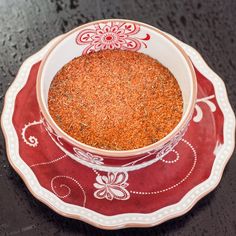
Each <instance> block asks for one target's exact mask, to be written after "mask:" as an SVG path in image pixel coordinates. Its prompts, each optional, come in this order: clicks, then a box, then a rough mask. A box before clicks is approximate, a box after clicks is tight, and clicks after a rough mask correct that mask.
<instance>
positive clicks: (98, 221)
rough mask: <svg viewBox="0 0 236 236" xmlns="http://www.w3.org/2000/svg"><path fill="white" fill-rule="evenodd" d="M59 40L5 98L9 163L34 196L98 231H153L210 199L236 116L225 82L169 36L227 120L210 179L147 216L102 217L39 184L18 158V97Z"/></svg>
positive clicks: (26, 67) (231, 143) (230, 146)
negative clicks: (210, 89) (212, 93)
mask: <svg viewBox="0 0 236 236" xmlns="http://www.w3.org/2000/svg"><path fill="white" fill-rule="evenodd" d="M167 35H169V34H167ZM60 37H61V36H58V37H57V38H55V39H53V40H52V41H50V42H49V43H48V44H47V45H46V46H45V47H43V48H42V49H41V50H40V51H39V52H37V53H36V54H34V55H32V56H31V57H29V58H28V59H27V60H26V61H25V62H24V63H23V64H22V66H21V67H20V69H19V71H18V74H17V76H16V78H15V80H14V81H13V83H12V84H11V86H10V87H9V89H8V91H7V93H6V95H5V99H4V107H3V111H2V115H1V126H2V130H3V134H4V137H5V142H6V151H7V157H8V160H9V162H10V164H11V165H12V167H13V168H14V170H15V171H16V172H17V173H18V174H19V175H20V177H21V178H22V180H23V181H24V183H25V185H26V186H27V188H28V189H29V191H30V192H31V194H32V195H33V196H34V197H35V198H37V199H38V200H39V201H41V202H43V203H44V204H45V205H47V206H48V207H49V208H51V209H52V210H54V211H55V212H57V213H58V214H60V215H63V216H65V217H69V218H73V219H78V220H81V221H84V222H86V223H89V224H91V225H93V226H95V227H98V228H102V229H110V230H111V229H113V230H114V229H120V228H128V227H151V226H155V225H158V224H161V223H163V222H165V221H167V220H170V219H172V218H175V217H178V216H181V215H183V214H185V213H187V212H188V211H189V210H190V209H191V208H192V207H193V206H194V205H195V204H196V203H197V202H198V201H199V200H200V199H201V198H202V197H204V196H205V195H207V194H208V193H209V192H211V191H212V190H213V189H214V188H215V187H216V186H217V185H218V183H219V182H220V180H221V177H222V174H223V171H224V168H225V166H226V164H227V162H228V160H229V159H230V157H231V155H232V153H233V150H234V147H235V115H234V112H233V110H232V108H231V106H230V103H229V100H228V96H227V92H226V88H225V84H224V82H223V80H222V79H221V78H220V77H219V76H218V75H217V74H216V73H215V72H214V71H213V70H211V69H210V68H209V67H208V65H207V64H206V62H205V61H204V60H203V58H202V57H201V55H200V54H199V53H198V52H197V51H196V50H195V49H193V48H192V47H190V46H188V45H187V44H184V43H182V42H181V41H179V40H178V39H176V38H174V37H173V36H171V35H169V37H171V38H172V39H173V40H174V41H175V42H177V43H178V44H179V45H180V46H181V47H182V48H183V49H184V50H185V52H186V53H187V54H188V55H189V57H190V58H191V60H192V61H193V63H194V65H195V66H196V68H197V69H198V70H199V72H201V73H202V74H203V75H204V76H205V77H206V78H207V79H208V80H209V81H210V82H211V83H212V84H213V86H214V89H215V95H216V99H217V103H218V105H219V107H220V109H221V111H222V113H223V116H224V130H223V132H224V143H223V145H222V148H221V149H220V151H219V152H218V153H217V155H216V158H215V161H214V163H213V167H212V170H211V174H210V176H209V177H208V179H206V180H205V181H204V182H202V183H200V184H199V185H197V186H195V187H194V188H192V189H191V190H190V191H189V192H188V193H186V195H185V196H184V197H183V198H182V199H181V200H180V201H179V202H177V203H176V204H173V205H169V206H166V207H164V208H161V209H159V210H157V211H154V212H152V213H147V214H142V213H124V214H117V215H113V216H107V215H103V214H100V213H97V212H95V211H93V210H90V209H87V208H84V207H80V206H77V205H73V204H68V203H65V202H63V201H62V200H61V199H59V198H58V197H56V196H55V195H54V194H53V193H52V192H50V191H49V190H47V189H45V188H43V187H42V186H41V185H40V184H39V182H38V180H37V178H36V176H35V175H34V173H33V171H32V170H31V169H30V167H29V166H28V165H27V164H26V163H25V162H24V161H23V160H22V159H21V158H20V155H19V142H18V138H17V134H16V131H15V128H14V126H13V123H12V116H13V112H14V105H15V99H16V96H17V94H18V93H19V91H20V90H21V89H22V88H23V87H24V86H25V84H26V83H27V80H28V76H27V75H28V74H29V72H30V69H31V67H32V65H33V64H35V63H37V62H39V61H40V60H42V58H43V56H44V55H45V54H46V52H47V51H48V50H49V48H50V47H51V46H52V45H53V44H54V43H55V42H56V41H57V40H59V39H60Z"/></svg>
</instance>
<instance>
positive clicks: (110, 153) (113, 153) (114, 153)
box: [36, 19, 197, 158]
mask: <svg viewBox="0 0 236 236" xmlns="http://www.w3.org/2000/svg"><path fill="white" fill-rule="evenodd" d="M106 22H127V23H133V24H138V25H139V26H143V27H146V28H149V29H150V30H152V31H155V32H156V33H158V34H160V35H162V36H163V37H164V38H166V39H167V40H168V41H169V42H171V43H172V44H173V46H175V47H176V48H177V49H178V50H179V52H180V53H181V54H182V56H183V57H184V59H185V61H186V62H187V66H188V67H189V69H190V74H191V89H192V91H191V94H190V98H189V101H190V102H189V104H188V106H187V109H186V112H185V114H184V115H183V116H182V118H181V120H180V121H179V123H178V124H177V125H176V126H175V128H174V129H173V130H172V131H171V132H170V133H168V134H167V135H166V136H165V137H164V138H162V139H161V140H159V141H157V142H155V143H152V144H150V145H147V146H144V147H141V148H137V149H131V150H107V149H102V148H96V147H93V146H90V145H88V144H85V143H82V142H80V141H78V140H76V139H74V138H73V137H71V136H70V135H68V134H67V133H66V132H65V131H63V130H62V129H61V128H60V127H59V126H58V125H57V124H56V122H55V121H54V120H53V118H52V117H51V115H50V113H49V111H48V109H47V107H46V106H45V104H44V102H43V98H42V89H41V82H42V80H43V79H42V72H43V69H44V65H45V62H46V61H47V59H48V57H49V56H50V54H51V53H52V51H53V50H54V49H55V48H56V47H57V46H58V45H59V44H60V43H61V42H62V41H64V39H65V38H67V37H68V36H70V35H71V34H73V33H75V32H76V31H79V30H81V29H83V28H86V27H88V26H90V25H94V24H97V23H106ZM36 97H37V101H38V105H39V108H40V111H41V113H42V115H43V117H44V119H45V120H46V122H47V123H48V124H49V125H50V126H51V127H52V129H53V130H54V131H55V132H56V133H57V134H59V136H60V137H61V138H63V139H65V140H66V141H67V142H68V143H70V144H72V145H74V146H75V147H76V148H81V149H82V150H84V151H88V152H91V153H93V154H95V155H96V154H98V155H102V156H104V157H106V156H107V157H110V158H113V157H122V158H124V157H130V156H136V155H140V154H143V153H147V152H149V151H152V150H155V149H158V148H159V147H162V146H163V145H164V144H166V143H167V142H169V141H170V140H171V139H172V138H173V137H174V136H175V135H176V134H177V133H178V132H179V131H180V130H181V129H182V128H184V127H185V126H186V125H187V123H188V122H189V121H190V119H191V116H192V113H193V111H194V106H195V101H196V98H197V79H196V74H195V70H194V68H193V65H192V63H191V61H190V59H189V57H188V55H187V54H186V53H185V52H184V50H183V49H182V48H181V47H180V46H179V45H178V44H177V43H176V42H174V41H173V40H172V39H171V38H170V37H169V36H168V35H167V34H165V33H164V32H162V31H161V30H159V29H157V28H156V27H154V26H151V25H148V24H146V23H142V22H139V21H134V20H128V19H104V20H96V21H92V22H89V23H86V24H83V25H80V26H78V27H76V28H74V29H72V30H70V31H69V32H67V33H65V34H63V35H61V37H60V39H59V40H57V41H56V42H55V43H54V45H52V47H51V48H50V49H49V50H48V52H47V53H46V55H45V56H44V57H43V59H42V61H41V63H40V66H39V70H38V74H37V79H36Z"/></svg>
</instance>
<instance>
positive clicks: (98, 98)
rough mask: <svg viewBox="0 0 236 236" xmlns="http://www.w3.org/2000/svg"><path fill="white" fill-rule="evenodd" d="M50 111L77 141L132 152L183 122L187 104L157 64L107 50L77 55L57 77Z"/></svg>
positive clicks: (132, 54)
mask: <svg viewBox="0 0 236 236" xmlns="http://www.w3.org/2000/svg"><path fill="white" fill-rule="evenodd" d="M48 107H49V111H50V114H51V116H52V117H53V119H54V120H55V122H56V123H57V124H58V126H59V127H61V129H62V130H64V131H65V132H66V133H67V134H69V135H70V136H72V137H73V138H75V139H77V140H78V141H80V142H83V143H85V144H88V145H91V146H94V147H98V148H103V149H108V150H130V149H136V148H140V147H143V146H146V145H149V144H152V143H154V142H156V141H158V140H160V139H162V138H163V137H165V136H166V135H167V134H168V133H169V132H170V131H171V130H172V129H173V128H174V127H175V126H176V125H177V124H178V122H179V121H180V119H181V116H182V110H183V100H182V94H181V91H180V88H179V85H178V83H177V81H176V79H175V78H174V76H173V75H172V74H171V72H170V71H169V70H168V69H167V68H165V67H164V66H162V65H161V64H160V63H159V62H158V61H157V60H155V59H153V58H151V57H149V56H147V55H145V54H142V53H139V52H132V51H122V50H104V51H99V52H95V53H90V54H88V55H83V56H80V57H77V58H75V59H73V60H72V61H70V62H69V63H67V64H66V65H65V66H64V67H63V68H62V69H61V70H60V71H59V72H58V73H57V74H56V76H55V78H54V79H53V81H52V84H51V86H50V89H49V97H48Z"/></svg>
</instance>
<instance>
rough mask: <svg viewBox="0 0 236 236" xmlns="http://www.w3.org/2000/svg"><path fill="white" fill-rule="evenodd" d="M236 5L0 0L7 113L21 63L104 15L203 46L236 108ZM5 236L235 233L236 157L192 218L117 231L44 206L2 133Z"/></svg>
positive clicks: (0, 92) (0, 93)
mask: <svg viewBox="0 0 236 236" xmlns="http://www.w3.org/2000/svg"><path fill="white" fill-rule="evenodd" d="M235 11H236V1H234V0H226V1H223V0H222V1H219V0H210V1H200V0H192V1H190V0H184V1H172V0H168V1H161V0H158V1H154V0H153V1H150V0H146V1H143V0H129V1H128V0H120V1H119V0H116V1H112V0H110V1H107V0H105V1H100V0H97V1H94V0H86V1H82V0H81V1H72V0H71V1H62V0H61V1H55V0H51V1H49V0H48V1H46V0H45V1H43V0H41V1H37V0H21V1H18V0H11V1H7V0H0V110H2V105H3V100H4V94H5V92H6V90H7V88H8V87H9V85H10V84H11V82H12V81H13V80H14V78H15V75H16V73H17V71H18V69H19V67H20V65H21V64H22V62H23V61H24V60H25V59H26V58H27V57H29V56H30V55H32V54H33V53H35V52H37V51H38V50H39V49H40V48H41V47H42V46H44V45H45V44H46V43H47V42H49V40H50V39H52V38H54V37H55V36H57V35H60V34H61V33H63V32H67V31H69V30H71V29H73V28H74V27H75V26H78V25H80V24H83V23H86V22H89V21H92V20H96V19H102V18H128V19H134V20H139V21H142V22H146V23H149V24H151V25H154V26H156V27H158V28H160V29H162V30H164V31H166V32H168V33H171V34H172V35H174V36H176V37H177V38H179V39H181V40H182V41H184V42H186V43H187V44H189V45H191V46H193V47H194V48H196V49H197V50H198V51H199V52H200V53H201V55H202V56H203V58H204V59H205V60H206V61H207V63H208V64H209V66H210V67H211V68H213V70H214V71H215V72H216V73H217V74H219V75H220V77H221V78H222V79H223V80H224V81H225V84H226V87H227V90H228V95H229V99H230V102H231V105H232V107H233V109H234V111H236V39H235V37H236V17H235ZM0 156H1V158H0V209H1V210H0V235H127V236H128V235H150V236H151V235H236V217H235V216H236V171H235V167H236V154H235V152H234V154H233V156H232V158H231V160H230V161H229V163H228V165H227V167H226V169H225V172H224V175H223V178H222V181H221V183H220V184H219V186H218V188H217V189H216V190H215V191H213V192H212V193H210V194H209V195H208V196H206V197H205V198H204V199H202V200H201V201H200V202H199V203H198V204H197V205H196V206H195V207H194V208H193V209H192V210H191V211H190V212H189V213H188V214H186V215H185V216H182V217H180V218H177V219H174V220H171V221H169V222H166V223H164V224H162V225H160V226H157V227H153V228H150V229H125V230H119V231H115V232H109V231H103V230H99V229H95V228H94V227H91V226H89V225H87V224H85V223H82V222H80V221H76V220H70V219H66V218H64V217H61V216H59V215H57V214H56V213H54V212H53V211H52V210H50V209H48V208H47V207H46V206H44V205H43V204H41V203H40V202H38V201H37V200H36V199H35V198H34V197H33V196H32V195H31V194H30V193H29V191H28V190H27V188H26V187H25V185H24V184H23V182H22V180H21V179H20V177H19V176H18V175H17V174H16V173H15V172H14V171H13V169H12V168H11V167H10V165H9V163H8V161H7V158H6V152H5V144H4V139H3V136H2V133H1V134H0Z"/></svg>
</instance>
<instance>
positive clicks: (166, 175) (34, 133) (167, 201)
mask: <svg viewBox="0 0 236 236" xmlns="http://www.w3.org/2000/svg"><path fill="white" fill-rule="evenodd" d="M172 38H173V37H172ZM173 39H174V40H175V41H176V42H177V43H179V44H180V46H181V47H182V48H183V49H184V50H185V52H186V53H187V54H188V55H189V57H190V58H191V60H192V63H193V65H194V67H195V71H196V74H197V79H198V99H197V103H196V106H195V113H194V115H193V118H192V120H191V122H190V126H189V128H188V130H187V132H186V134H185V135H184V137H183V139H182V140H181V141H180V142H179V144H178V145H177V146H176V147H175V148H174V150H173V151H171V152H170V153H169V154H168V155H167V156H165V158H163V159H162V160H160V161H158V162H157V163H155V164H152V165H151V166H148V167H145V168H143V169H140V170H135V171H130V172H103V171H97V170H93V169H91V168H88V167H86V166H83V165H81V164H79V163H77V162H75V161H74V160H72V159H71V158H69V157H68V156H67V155H65V154H64V153H63V152H62V151H61V150H60V149H59V148H58V147H57V146H56V145H55V143H54V142H53V141H52V140H51V139H50V137H49V135H48V133H47V131H46V130H45V128H44V126H43V125H42V120H41V117H40V112H39V108H38V104H37V99H36V91H35V82H36V76H37V71H38V68H39V65H40V61H41V59H42V57H43V56H44V55H45V54H46V52H47V51H48V49H49V48H50V47H51V46H52V44H53V43H54V42H55V40H57V39H54V40H53V41H51V42H50V43H49V44H48V45H47V46H46V47H44V48H43V49H42V50H40V51H39V52H38V53H36V54H34V55H33V56H31V57H30V58H29V59H27V60H26V61H25V62H24V63H23V65H22V66H21V68H20V70H19V72H18V75H17V77H16V79H15V80H14V82H13V84H12V85H11V87H10V88H9V90H8V91H7V94H6V96H5V104H4V109H3V113H2V117H1V124H2V129H3V133H4V136H5V140H6V149H7V155H8V159H9V162H10V163H11V165H12V166H13V168H14V169H15V171H16V172H17V173H18V174H19V175H20V176H21V178H22V179H23V180H24V182H25V184H26V186H27V187H28V189H29V190H30V192H31V193H32V194H33V195H34V197H36V198H37V199H39V200H40V201H41V202H43V203H44V204H46V205H47V206H49V207H50V208H51V209H53V210H54V211H55V212H57V213H59V214H61V215H63V216H65V217H70V218H74V219H79V220H81V221H84V222H87V223H89V224H91V225H94V226H96V227H99V228H103V229H119V228H126V227H151V226H154V225H158V224H160V223H162V222H164V221H167V220H169V219H172V218H174V217H177V216H180V215H183V214H184V213H186V212H188V211H189V210H190V209H191V208H192V207H193V206H194V205H195V204H196V202H197V201H199V200H200V199H201V198H202V197H203V196H205V195H206V194H207V193H209V192H210V191H212V190H213V189H214V188H215V187H216V186H217V185H218V183H219V181H220V179H221V177H222V174H223V170H224V167H225V165H226V163H227V162H228V160H229V158H230V156H231V154H232V152H233V149H234V145H235V137H234V136H235V116H234V113H233V111H232V108H231V106H230V104H229V101H228V98H227V93H226V89H225V85H224V83H223V81H222V80H221V79H220V78H219V77H218V76H217V75H216V74H215V73H214V72H213V71H212V70H211V69H210V68H209V67H208V66H207V65H206V63H205V62H204V60H203V59H202V57H201V56H200V54H199V53H198V52H197V51H196V50H194V49H193V48H191V47H190V46H188V45H186V44H184V43H182V42H180V41H179V40H177V39H175V38H173ZM85 158H89V157H87V156H86V157H85Z"/></svg>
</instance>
